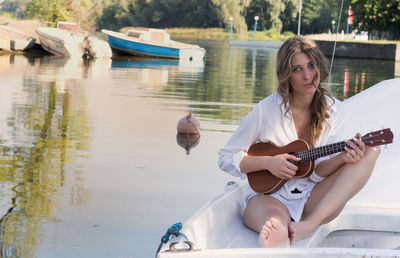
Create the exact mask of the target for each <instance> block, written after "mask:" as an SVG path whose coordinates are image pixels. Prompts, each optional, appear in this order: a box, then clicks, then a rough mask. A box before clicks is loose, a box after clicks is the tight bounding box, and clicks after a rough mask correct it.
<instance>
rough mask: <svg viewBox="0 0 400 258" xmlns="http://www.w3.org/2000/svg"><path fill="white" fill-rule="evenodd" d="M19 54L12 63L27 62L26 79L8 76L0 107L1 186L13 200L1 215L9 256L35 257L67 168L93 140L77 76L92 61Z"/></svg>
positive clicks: (88, 70)
mask: <svg viewBox="0 0 400 258" xmlns="http://www.w3.org/2000/svg"><path fill="white" fill-rule="evenodd" d="M20 57H22V56H15V57H13V58H10V59H9V60H10V63H9V65H10V68H11V69H14V67H15V66H18V65H20V64H21V62H20V61H21V60H27V62H22V63H23V64H24V66H25V69H26V70H25V72H26V74H24V75H23V76H22V78H23V80H22V83H21V84H19V85H18V84H16V83H15V81H14V80H12V78H10V80H9V81H7V79H6V80H5V83H2V88H1V93H2V97H4V96H6V98H8V99H9V101H8V102H2V108H1V109H0V113H1V115H0V118H1V122H2V123H1V124H2V126H1V128H2V130H1V134H0V139H1V146H0V149H1V150H0V153H1V156H0V162H1V167H0V183H1V184H2V185H8V187H6V188H5V187H2V188H1V195H2V196H4V195H6V196H11V197H10V198H11V200H12V201H11V202H10V201H7V204H8V205H9V206H10V207H5V209H7V208H8V210H7V212H6V213H5V214H1V215H2V217H1V218H0V227H1V228H0V232H1V239H0V240H1V243H0V245H1V250H2V255H3V256H5V257H9V256H11V257H34V256H35V253H36V252H37V248H38V245H39V243H40V241H41V237H40V235H41V230H42V229H41V226H42V223H43V222H45V221H51V220H52V219H53V218H52V210H53V209H54V208H55V207H56V206H55V205H56V204H57V199H58V192H59V190H60V187H63V186H64V183H65V173H66V168H70V169H71V168H72V170H75V169H76V168H75V167H74V165H73V164H74V160H75V159H76V158H77V157H78V156H79V154H78V153H79V152H86V151H88V149H89V138H90V127H89V123H88V119H87V115H86V110H85V94H83V91H82V85H81V83H80V82H79V81H78V79H82V78H83V77H85V76H87V74H89V73H91V72H93V71H94V67H95V66H93V65H94V64H89V65H85V64H77V63H76V62H72V61H71V60H66V59H53V58H49V57H43V58H40V59H30V58H25V59H24V58H20ZM11 60H13V61H11ZM17 60H18V62H17ZM27 66H32V67H31V68H28V67H27ZM66 67H69V68H68V69H66ZM102 67H103V66H102ZM4 68H6V67H2V69H1V70H2V72H4V73H5V72H6V71H7V69H4ZM27 68H28V69H27ZM69 69H71V70H69ZM3 82H4V81H3ZM79 170H80V169H76V170H75V171H74V172H75V173H76V174H75V175H74V176H73V177H72V180H71V182H70V184H74V185H75V189H76V192H75V194H76V196H75V198H76V199H78V200H79V199H80V196H79V193H80V184H81V183H80V182H79V180H77V181H74V177H75V179H77V176H78V174H79ZM10 186H11V187H10ZM4 200H7V198H5V199H4ZM78 202H79V201H78ZM2 206H5V204H3V203H2ZM6 206H7V205H6ZM2 208H3V207H2Z"/></svg>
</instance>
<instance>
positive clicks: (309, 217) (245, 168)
mask: <svg viewBox="0 0 400 258" xmlns="http://www.w3.org/2000/svg"><path fill="white" fill-rule="evenodd" d="M326 63H327V62H326V59H325V57H324V56H323V54H322V53H321V51H320V50H319V49H318V48H317V46H316V44H315V42H313V41H311V40H309V39H306V38H304V37H300V36H296V37H293V38H291V39H289V40H287V41H286V42H285V43H284V44H283V45H282V46H281V48H280V49H279V51H278V55H277V75H278V80H279V85H278V89H277V92H276V93H274V94H272V95H271V96H269V97H267V98H265V99H264V100H262V101H261V102H260V103H258V104H257V105H256V106H255V107H254V108H253V110H252V111H251V112H250V113H249V114H248V115H247V116H246V117H245V118H244V119H243V121H242V122H241V123H240V125H239V127H238V129H237V130H236V131H235V133H234V134H233V135H232V137H231V138H230V139H229V141H228V143H227V144H226V146H225V147H224V148H223V149H221V150H220V152H219V166H220V168H221V169H222V170H224V171H226V172H228V173H230V174H232V175H235V176H240V177H241V178H243V179H245V178H246V173H249V172H254V171H260V170H268V171H270V172H271V173H272V174H273V175H274V176H275V177H278V178H280V179H285V180H288V181H287V182H286V184H284V185H283V186H282V187H281V188H280V189H279V190H278V191H276V192H274V193H272V194H258V193H255V192H254V191H253V190H252V189H251V188H250V187H249V190H248V197H247V206H246V209H245V211H244V214H243V220H244V223H245V224H246V225H247V226H248V227H249V228H250V229H252V230H254V231H256V232H258V233H259V242H260V246H262V247H287V246H289V245H290V243H293V242H294V241H297V240H299V239H302V238H304V237H307V236H308V235H310V234H311V233H312V232H313V231H314V230H315V229H316V228H317V227H318V226H319V225H321V224H324V223H327V222H329V221H331V220H333V219H334V218H335V217H337V216H338V215H339V213H340V212H341V210H342V209H343V208H344V206H345V204H346V203H347V201H349V200H350V199H351V198H352V197H353V196H354V195H355V194H356V193H357V192H358V191H359V190H360V189H361V188H362V187H363V186H364V185H365V184H366V183H367V181H368V179H369V177H370V175H371V173H372V170H373V169H374V166H375V162H376V159H377V158H378V156H379V152H380V150H379V148H375V149H373V148H366V146H365V145H364V143H363V142H362V141H360V140H359V139H358V138H359V137H360V134H359V133H357V134H356V135H355V138H354V141H348V142H347V144H348V146H350V148H346V149H345V151H343V152H341V153H340V154H337V155H331V156H328V157H324V158H320V159H318V160H316V161H315V170H314V171H313V172H312V174H311V176H309V177H301V178H299V177H294V176H295V175H296V171H297V170H298V167H297V166H296V165H294V164H292V163H291V162H289V160H294V161H299V158H297V157H296V156H293V155H290V154H288V153H282V154H279V155H276V156H248V155H247V151H248V149H249V148H250V147H251V145H253V144H254V143H257V142H260V141H261V142H271V143H273V144H275V145H277V146H284V145H287V144H289V143H290V142H292V141H295V140H297V139H302V140H305V141H306V142H308V144H309V145H310V146H312V147H317V146H322V145H326V144H329V143H334V142H339V141H342V140H343V138H342V137H343V133H342V131H343V129H344V128H345V126H346V120H347V113H346V111H345V108H344V106H343V104H342V103H341V102H340V101H338V100H336V99H334V98H333V97H332V96H331V94H330V93H329V91H328V90H327V89H325V88H323V87H322V86H321V82H322V81H324V80H325V79H326V78H327V76H328V70H327V65H326Z"/></svg>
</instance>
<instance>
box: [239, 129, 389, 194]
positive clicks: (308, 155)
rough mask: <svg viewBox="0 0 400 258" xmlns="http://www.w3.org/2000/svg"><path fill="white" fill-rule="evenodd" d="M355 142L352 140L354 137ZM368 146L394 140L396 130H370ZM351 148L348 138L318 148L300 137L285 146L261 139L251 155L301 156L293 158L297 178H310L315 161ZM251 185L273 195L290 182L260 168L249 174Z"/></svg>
mask: <svg viewBox="0 0 400 258" xmlns="http://www.w3.org/2000/svg"><path fill="white" fill-rule="evenodd" d="M351 141H352V140H351ZM361 141H362V142H363V143H364V144H365V145H366V146H379V145H383V144H389V143H392V142H393V133H392V131H391V130H390V128H386V129H383V130H379V131H375V132H372V133H367V134H366V135H364V136H362V137H361ZM345 147H349V146H348V145H347V144H346V141H341V142H337V143H332V144H328V145H324V146H320V147H316V148H311V149H310V148H309V145H308V144H307V142H306V141H304V140H296V141H293V142H291V143H289V144H288V145H285V146H283V147H278V146H276V145H274V144H272V143H271V142H259V143H256V144H254V145H252V146H250V148H249V150H248V152H247V154H248V155H249V156H275V155H279V154H283V153H289V154H291V155H294V156H296V157H298V158H300V159H301V160H300V161H293V160H289V161H290V162H291V163H293V164H295V165H297V166H298V168H299V169H298V170H297V172H296V175H295V177H307V176H310V175H311V173H312V172H313V171H314V160H316V159H318V158H321V157H325V156H328V155H331V154H334V153H337V152H342V151H344V148H345ZM247 179H248V181H249V184H250V187H251V188H252V189H253V190H254V191H255V192H257V193H263V194H271V193H274V192H276V191H277V190H279V188H281V187H282V186H283V185H284V184H285V183H286V181H287V179H280V178H277V177H276V176H274V175H273V174H272V173H271V172H269V171H268V170H260V171H254V172H249V173H247Z"/></svg>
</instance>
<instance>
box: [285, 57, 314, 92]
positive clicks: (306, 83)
mask: <svg viewBox="0 0 400 258" xmlns="http://www.w3.org/2000/svg"><path fill="white" fill-rule="evenodd" d="M290 66H291V74H290V77H289V81H290V84H291V85H292V90H293V93H294V95H297V96H298V95H309V94H311V95H314V93H315V90H316V88H315V86H314V84H313V81H314V79H316V77H317V67H315V66H314V64H313V62H312V61H311V59H310V57H309V56H308V55H307V54H305V53H302V52H299V53H296V54H294V55H293V57H292V60H291V63H290ZM315 84H316V85H319V81H315Z"/></svg>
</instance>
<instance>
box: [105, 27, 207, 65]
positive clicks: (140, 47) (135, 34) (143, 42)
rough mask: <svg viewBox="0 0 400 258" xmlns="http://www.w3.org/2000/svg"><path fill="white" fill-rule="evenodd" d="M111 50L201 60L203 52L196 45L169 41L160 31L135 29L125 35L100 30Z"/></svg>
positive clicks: (167, 36)
mask: <svg viewBox="0 0 400 258" xmlns="http://www.w3.org/2000/svg"><path fill="white" fill-rule="evenodd" d="M101 32H103V34H104V35H105V37H106V40H107V41H108V43H109V44H110V46H111V48H112V49H113V50H114V51H115V52H117V53H120V54H125V55H135V56H149V57H162V58H174V59H185V60H189V61H196V60H202V59H203V57H204V54H205V50H204V49H203V48H201V47H199V46H198V45H192V44H186V43H181V42H177V41H174V40H171V39H170V36H169V34H168V33H167V32H166V31H165V30H161V29H149V28H140V29H139V28H136V29H129V30H128V31H127V32H126V33H125V34H124V33H119V32H115V31H110V30H101Z"/></svg>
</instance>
